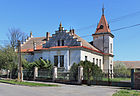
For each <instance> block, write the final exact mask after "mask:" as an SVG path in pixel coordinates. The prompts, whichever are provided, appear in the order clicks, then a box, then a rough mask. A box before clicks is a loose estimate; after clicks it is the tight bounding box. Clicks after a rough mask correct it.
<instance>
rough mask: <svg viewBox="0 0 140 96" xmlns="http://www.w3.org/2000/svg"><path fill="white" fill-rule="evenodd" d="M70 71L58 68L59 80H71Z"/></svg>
mask: <svg viewBox="0 0 140 96" xmlns="http://www.w3.org/2000/svg"><path fill="white" fill-rule="evenodd" d="M69 77H70V72H69V71H66V70H65V68H63V67H62V68H57V80H70V78H69Z"/></svg>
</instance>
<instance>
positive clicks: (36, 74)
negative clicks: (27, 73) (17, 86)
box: [34, 67, 38, 80]
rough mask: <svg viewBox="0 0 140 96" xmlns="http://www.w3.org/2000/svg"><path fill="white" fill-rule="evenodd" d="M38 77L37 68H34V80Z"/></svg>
mask: <svg viewBox="0 0 140 96" xmlns="http://www.w3.org/2000/svg"><path fill="white" fill-rule="evenodd" d="M36 77H38V67H35V68H34V80H35V79H36Z"/></svg>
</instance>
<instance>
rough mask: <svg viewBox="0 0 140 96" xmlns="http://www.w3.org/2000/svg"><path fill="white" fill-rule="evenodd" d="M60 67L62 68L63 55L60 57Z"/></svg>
mask: <svg viewBox="0 0 140 96" xmlns="http://www.w3.org/2000/svg"><path fill="white" fill-rule="evenodd" d="M60 67H64V55H61V56H60Z"/></svg>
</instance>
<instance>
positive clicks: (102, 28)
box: [22, 9, 114, 71]
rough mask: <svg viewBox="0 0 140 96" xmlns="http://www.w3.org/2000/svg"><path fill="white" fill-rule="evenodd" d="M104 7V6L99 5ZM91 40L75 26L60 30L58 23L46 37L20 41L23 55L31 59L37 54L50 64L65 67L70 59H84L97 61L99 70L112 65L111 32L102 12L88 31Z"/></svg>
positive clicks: (35, 57) (74, 60) (109, 67)
mask: <svg viewBox="0 0 140 96" xmlns="http://www.w3.org/2000/svg"><path fill="white" fill-rule="evenodd" d="M103 11H104V9H103ZM92 36H93V40H92V41H91V42H87V41H86V40H84V39H82V38H81V37H79V36H78V35H76V33H75V30H74V29H71V30H70V31H67V30H64V28H63V27H62V24H61V23H60V25H59V29H58V30H57V31H55V34H52V36H50V33H48V32H47V33H46V37H33V36H32V32H31V33H30V37H28V39H27V40H26V42H24V43H23V44H22V52H23V53H26V56H25V58H26V59H27V60H28V61H30V62H32V61H34V60H37V59H39V58H43V59H48V60H50V61H51V63H52V64H54V66H57V67H64V68H65V69H66V70H69V69H70V67H71V65H72V64H73V63H79V62H80V61H84V60H88V61H91V62H94V63H95V64H97V65H98V66H99V67H100V68H101V69H102V70H104V71H107V69H111V70H112V68H113V37H114V36H113V35H112V33H111V31H110V29H109V25H108V23H107V21H106V18H105V16H104V12H103V13H102V16H101V19H100V22H99V24H98V26H97V29H96V32H95V33H94V34H92Z"/></svg>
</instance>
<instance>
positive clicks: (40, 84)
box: [0, 80, 58, 87]
mask: <svg viewBox="0 0 140 96" xmlns="http://www.w3.org/2000/svg"><path fill="white" fill-rule="evenodd" d="M0 82H1V83H8V84H14V85H24V86H48V87H56V86H58V85H56V84H43V83H33V82H18V81H16V80H0Z"/></svg>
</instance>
